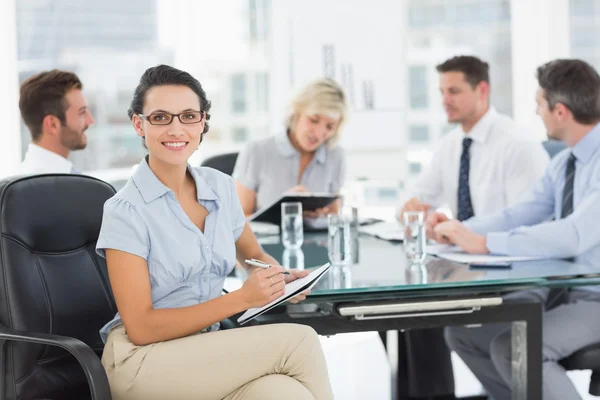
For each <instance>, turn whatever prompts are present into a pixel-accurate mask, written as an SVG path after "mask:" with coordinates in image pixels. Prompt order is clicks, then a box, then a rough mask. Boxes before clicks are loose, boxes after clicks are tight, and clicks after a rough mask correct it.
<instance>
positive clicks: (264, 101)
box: [256, 72, 269, 113]
mask: <svg viewBox="0 0 600 400" xmlns="http://www.w3.org/2000/svg"><path fill="white" fill-rule="evenodd" d="M256 111H258V112H262V113H266V112H267V111H269V74H267V73H266V72H259V73H257V74H256Z"/></svg>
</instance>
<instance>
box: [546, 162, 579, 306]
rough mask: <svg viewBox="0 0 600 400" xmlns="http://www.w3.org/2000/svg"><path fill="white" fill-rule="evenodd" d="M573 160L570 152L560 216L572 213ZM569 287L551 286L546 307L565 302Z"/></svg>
mask: <svg viewBox="0 0 600 400" xmlns="http://www.w3.org/2000/svg"><path fill="white" fill-rule="evenodd" d="M575 161H577V158H575V156H574V155H573V153H571V156H570V157H569V160H568V161H567V168H566V171H565V186H564V187H563V195H562V206H561V208H560V218H561V219H562V218H567V217H568V216H569V215H571V214H573V190H574V189H575ZM567 261H571V262H573V261H575V259H574V258H568V259H567ZM569 290H570V288H551V289H550V291H548V298H547V299H546V309H547V310H551V309H552V308H554V307H556V306H558V305H560V304H563V303H566V302H567V300H568V299H569V297H568V296H569Z"/></svg>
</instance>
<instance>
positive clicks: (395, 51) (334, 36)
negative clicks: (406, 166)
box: [270, 0, 406, 151]
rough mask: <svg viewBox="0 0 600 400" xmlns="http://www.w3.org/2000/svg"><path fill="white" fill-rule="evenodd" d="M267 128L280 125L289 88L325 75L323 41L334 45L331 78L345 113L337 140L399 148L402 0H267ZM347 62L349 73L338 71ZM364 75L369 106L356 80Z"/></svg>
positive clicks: (358, 146) (362, 146)
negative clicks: (342, 94) (341, 93)
mask: <svg viewBox="0 0 600 400" xmlns="http://www.w3.org/2000/svg"><path fill="white" fill-rule="evenodd" d="M271 7H272V10H271V13H272V18H271V21H272V29H271V32H272V36H271V42H272V43H271V46H272V47H271V57H272V58H271V79H272V80H271V96H270V98H271V100H272V102H271V108H272V110H271V111H272V112H271V115H272V121H271V126H273V127H276V126H280V125H281V120H282V117H281V116H282V115H283V114H284V113H285V111H286V108H287V105H288V104H289V100H290V97H291V96H292V94H293V92H294V91H295V90H297V89H298V88H300V87H302V86H303V85H305V84H307V83H308V82H309V81H311V80H313V79H316V78H320V77H323V76H325V74H324V66H323V65H324V57H323V46H324V45H330V44H331V45H333V46H335V52H334V61H333V63H332V65H333V68H334V71H335V72H334V73H333V76H330V77H332V78H334V79H335V80H337V81H338V82H339V83H340V84H342V85H343V86H344V89H345V90H346V94H347V96H348V97H349V103H350V105H351V113H350V119H349V121H348V124H347V125H346V126H345V127H344V130H343V134H342V139H341V143H342V145H343V146H344V147H345V148H346V149H348V150H349V151H352V150H353V149H359V150H363V149H365V148H367V149H374V148H380V149H389V148H390V147H394V148H397V149H399V148H400V147H402V146H403V144H404V142H405V138H404V136H405V126H406V122H405V114H406V113H405V108H406V97H405V96H406V90H405V88H404V87H403V85H404V82H405V73H406V63H405V61H404V60H405V54H406V51H405V40H406V35H405V34H404V32H405V28H406V24H405V6H404V2H402V1H389V0H375V1H372V2H370V3H368V5H367V4H366V3H365V2H364V1H363V0H345V1H343V2H340V1H339V0H304V1H297V0H277V1H272V2H271ZM348 67H351V71H352V75H351V77H350V78H349V77H348V75H347V74H346V75H345V74H344V72H343V71H344V70H346V71H347V70H348V69H347V68H348ZM364 81H372V82H373V87H374V105H375V106H374V109H366V107H365V101H364V96H363V82H364Z"/></svg>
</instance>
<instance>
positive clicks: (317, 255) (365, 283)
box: [261, 233, 600, 296]
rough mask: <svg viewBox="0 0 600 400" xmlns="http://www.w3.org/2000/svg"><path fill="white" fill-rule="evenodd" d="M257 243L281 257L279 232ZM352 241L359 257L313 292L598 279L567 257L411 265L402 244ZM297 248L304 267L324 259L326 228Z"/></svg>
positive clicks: (431, 260) (598, 271)
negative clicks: (494, 265)
mask: <svg viewBox="0 0 600 400" xmlns="http://www.w3.org/2000/svg"><path fill="white" fill-rule="evenodd" d="M261 244H262V246H263V247H264V249H265V250H266V251H267V252H269V254H271V255H272V256H273V257H275V258H276V259H277V260H279V261H280V262H281V261H282V260H283V252H284V248H283V245H282V244H281V242H280V240H279V239H278V237H270V238H269V240H268V241H266V242H262V243H261ZM353 244H354V243H353ZM355 245H356V246H358V247H359V252H360V259H356V260H353V263H352V264H351V265H348V266H347V267H345V269H342V270H339V273H338V274H337V275H336V276H333V273H332V272H333V269H332V271H331V272H330V273H329V274H330V275H332V277H325V278H323V280H322V281H321V282H319V284H318V285H317V286H315V288H314V289H313V291H312V294H311V296H330V295H341V294H351V293H354V294H359V293H364V292H371V293H382V292H387V291H411V292H412V291H415V290H428V289H434V288H448V287H452V288H462V289H464V290H465V291H469V290H471V289H470V288H475V287H482V286H490V287H491V286H494V287H497V286H510V285H513V286H515V287H516V286H518V285H526V286H539V285H543V286H552V285H553V284H554V285H563V284H568V285H569V286H577V285H582V284H585V285H590V284H598V285H600V266H586V265H581V264H575V263H571V262H568V261H565V260H541V261H525V262H516V263H514V264H513V265H512V268H509V269H482V268H476V269H474V268H470V267H469V265H467V264H460V263H456V262H452V261H447V260H442V259H439V258H435V257H427V258H426V259H425V261H424V263H423V264H422V266H416V267H414V266H413V268H410V263H409V262H407V260H406V257H405V255H404V251H403V247H402V245H401V244H395V243H391V242H387V241H384V240H380V239H376V238H373V237H370V236H366V235H360V236H359V238H358V240H357V241H356V243H355ZM301 249H302V252H303V255H304V267H305V268H306V269H309V268H313V267H316V266H320V265H322V264H324V263H326V262H328V261H329V256H328V249H327V233H310V234H307V235H306V236H305V240H304V244H303V245H302V248H301ZM582 277H583V278H585V279H581V278H582ZM326 278H327V279H326Z"/></svg>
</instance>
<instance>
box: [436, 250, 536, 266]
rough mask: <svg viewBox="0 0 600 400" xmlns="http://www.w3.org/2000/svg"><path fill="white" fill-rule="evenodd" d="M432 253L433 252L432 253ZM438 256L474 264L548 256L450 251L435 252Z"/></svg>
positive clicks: (526, 259) (528, 259) (530, 259)
mask: <svg viewBox="0 0 600 400" xmlns="http://www.w3.org/2000/svg"><path fill="white" fill-rule="evenodd" d="M432 254H433V253H432ZM436 255H437V256H438V257H439V258H443V259H445V260H449V261H454V262H459V263H464V264H474V263H494V262H518V261H533V260H543V259H546V258H548V257H543V256H532V257H517V256H500V255H494V254H467V253H464V252H462V253H458V252H452V251H449V252H448V251H443V252H439V253H437V254H436Z"/></svg>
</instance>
